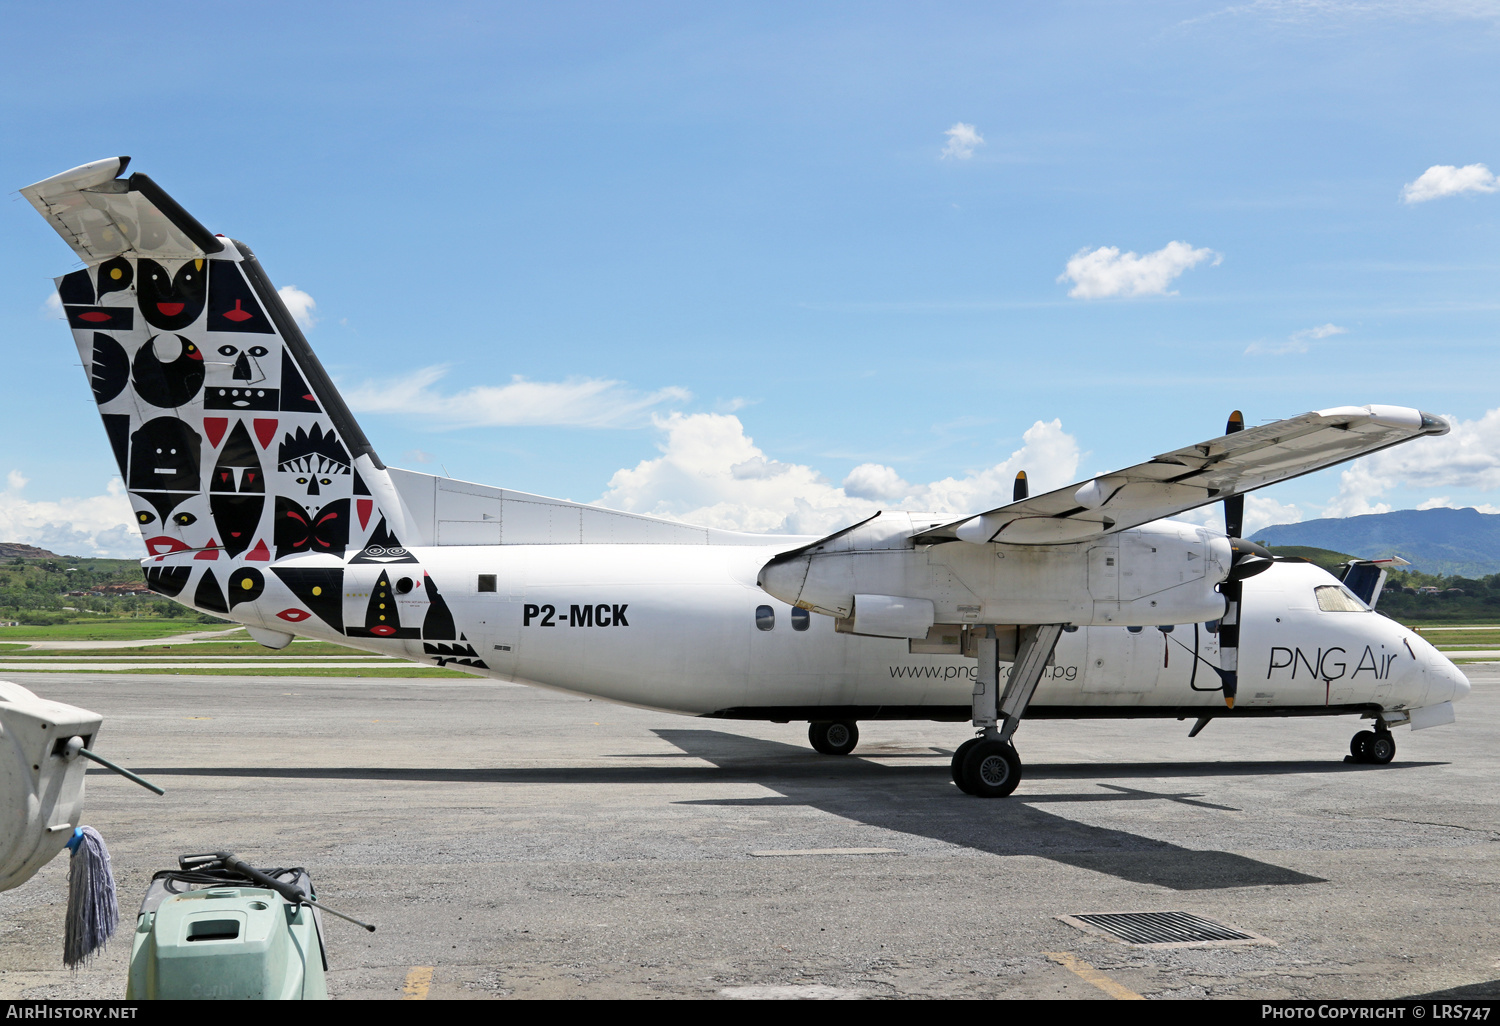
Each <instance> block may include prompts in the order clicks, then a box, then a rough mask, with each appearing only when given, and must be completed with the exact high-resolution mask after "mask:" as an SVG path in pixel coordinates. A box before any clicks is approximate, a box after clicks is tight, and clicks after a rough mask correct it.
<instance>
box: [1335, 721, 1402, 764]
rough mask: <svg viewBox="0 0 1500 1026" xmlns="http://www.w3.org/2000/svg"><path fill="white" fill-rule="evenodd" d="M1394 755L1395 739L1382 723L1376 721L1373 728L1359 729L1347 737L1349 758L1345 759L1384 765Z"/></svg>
mask: <svg viewBox="0 0 1500 1026" xmlns="http://www.w3.org/2000/svg"><path fill="white" fill-rule="evenodd" d="M1395 757H1396V739H1395V738H1393V737H1391V732H1390V729H1389V728H1387V727H1386V725H1385V724H1384V723H1379V722H1377V723H1376V727H1375V729H1374V730H1361V731H1360V732H1359V733H1358V734H1355V735H1354V737H1352V738H1350V739H1349V758H1348V759H1347V760H1345V761H1346V762H1359V763H1370V764H1374V765H1377V766H1384V765H1385V764H1386V763H1388V762H1390V761H1391V760H1392V759H1394V758H1395Z"/></svg>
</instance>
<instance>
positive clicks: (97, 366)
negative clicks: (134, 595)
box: [26, 158, 451, 638]
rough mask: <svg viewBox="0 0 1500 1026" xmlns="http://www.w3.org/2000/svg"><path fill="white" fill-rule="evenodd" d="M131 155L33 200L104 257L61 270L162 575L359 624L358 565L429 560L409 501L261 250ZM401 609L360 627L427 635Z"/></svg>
mask: <svg viewBox="0 0 1500 1026" xmlns="http://www.w3.org/2000/svg"><path fill="white" fill-rule="evenodd" d="M124 164H125V160H124V159H123V158H122V159H121V160H120V161H118V162H115V161H106V162H102V163H101V164H100V165H90V168H91V169H92V170H91V171H90V173H89V174H87V175H84V176H82V177H81V178H74V179H68V175H63V176H59V177H58V178H55V179H49V180H48V181H47V182H43V183H38V185H37V186H34V187H29V188H28V190H27V191H26V195H27V198H28V199H30V200H31V201H32V202H33V204H34V205H37V207H38V209H39V210H41V211H42V212H43V213H44V215H45V216H47V217H48V218H49V220H51V221H52V222H53V224H54V227H57V228H58V229H59V231H60V232H62V233H63V234H64V238H65V239H67V240H68V241H69V243H70V245H72V246H73V248H74V250H75V251H76V252H77V253H78V254H79V256H80V257H82V258H83V260H84V262H85V263H86V264H88V267H87V268H86V269H84V270H80V271H74V272H73V273H71V274H68V275H65V276H64V277H62V278H59V279H58V280H57V288H58V295H59V298H60V299H61V300H62V304H63V308H64V311H65V312H66V314H67V318H68V323H69V325H70V327H71V328H72V329H73V335H74V340H75V342H76V343H77V346H78V352H79V356H80V357H81V359H82V362H83V366H84V368H85V370H86V373H87V376H88V382H89V387H90V389H91V390H92V392H93V396H94V400H95V402H96V403H97V404H98V406H99V412H100V414H101V416H102V418H103V421H104V426H105V432H106V434H107V435H108V437H109V441H110V445H111V447H112V449H113V451H114V454H115V459H116V461H117V462H118V464H119V468H120V475H121V477H122V478H123V479H124V481H125V483H126V487H127V489H128V491H129V493H130V497H131V501H132V503H133V505H134V508H135V518H136V522H137V524H138V526H139V527H140V530H141V537H142V539H143V540H144V542H145V545H146V551H147V553H148V556H147V563H146V579H147V583H148V585H149V586H150V587H151V588H152V589H153V590H155V591H157V592H159V593H161V594H164V595H167V596H170V597H173V598H177V599H178V600H179V601H184V602H186V601H188V600H191V602H192V604H193V605H194V606H196V607H197V608H200V609H204V610H208V611H212V612H218V613H226V612H228V611H229V610H231V609H232V610H234V615H235V617H236V618H238V619H244V620H248V621H250V622H252V623H256V622H258V623H260V624H262V625H264V627H265V629H267V630H278V629H279V630H283V631H284V630H285V628H286V627H287V626H289V625H304V624H306V625H308V626H309V627H311V626H316V627H319V628H322V629H324V630H327V631H333V632H337V633H338V634H344V632H345V630H346V627H345V616H344V613H343V589H344V586H345V584H346V583H349V584H351V586H352V585H355V584H358V585H359V586H360V587H362V588H365V589H368V588H369V587H371V586H374V582H364V581H363V579H362V578H361V579H360V580H359V581H357V582H356V581H353V580H351V581H350V582H345V581H344V571H343V569H342V568H343V566H344V560H345V559H346V558H347V557H348V556H349V555H350V554H361V555H362V556H363V557H364V559H365V560H369V561H379V562H392V561H397V560H400V559H401V558H402V557H404V558H405V560H407V561H412V562H414V560H412V559H411V557H410V556H407V555H406V548H405V547H404V544H403V541H402V537H401V536H402V534H403V531H404V530H405V527H404V524H405V520H404V514H403V510H402V508H401V501H400V499H399V498H398V497H397V493H396V491H395V489H394V487H392V486H391V485H390V482H389V479H388V477H387V476H386V471H385V468H384V466H383V465H382V464H381V462H380V461H379V459H378V458H377V457H376V455H375V453H374V451H373V449H372V448H371V446H370V444H369V442H368V441H367V440H366V439H365V437H364V434H363V433H362V432H361V431H360V429H359V427H358V425H357V424H356V423H355V421H354V419H353V417H352V416H351V415H350V414H349V411H348V409H347V408H346V407H345V406H344V403H343V401H342V399H340V397H339V395H338V393H337V392H336V391H335V390H334V389H333V386H332V385H331V383H330V382H329V380H328V375H327V374H326V372H325V371H324V370H323V368H322V367H321V366H320V365H319V363H318V360H317V358H316V357H315V356H314V355H313V353H312V350H311V349H310V348H309V347H308V345H307V341H306V340H305V339H304V337H303V335H302V332H301V330H300V329H299V328H298V327H297V324H296V322H295V321H294V320H293V319H292V317H291V315H290V313H289V312H288V311H287V309H286V307H285V305H284V304H283V303H282V301H281V299H280V297H279V296H278V295H277V293H276V290H275V288H274V287H273V286H272V285H271V283H270V281H269V280H268V279H267V278H266V275H265V273H264V271H262V270H261V267H260V264H259V262H258V261H257V260H256V258H255V256H254V254H253V253H251V251H250V249H249V248H248V247H247V246H245V245H244V244H242V243H238V242H234V241H231V240H229V239H226V238H223V237H221V236H215V235H211V234H210V233H209V232H208V231H207V230H205V229H204V228H203V226H202V225H200V224H199V223H198V222H197V221H195V220H194V219H193V218H192V217H191V216H190V215H188V214H187V213H186V212H185V211H183V210H182V209H181V208H180V207H179V206H177V204H176V203H175V202H173V201H172V200H171V198H170V197H168V196H166V194H165V193H163V192H162V191H161V190H160V188H159V187H157V186H156V185H155V183H153V182H151V181H150V180H149V179H146V178H145V177H144V176H142V175H134V176H131V177H129V178H119V177H116V175H118V174H121V173H122V172H123V171H124ZM110 165H113V166H110ZM70 174H71V172H70ZM64 179H68V180H66V181H64ZM372 485H373V486H374V488H373V490H372ZM378 496H383V497H384V498H383V499H382V498H378ZM372 556H374V557H376V558H375V559H372V558H371V557H372ZM273 560H274V561H275V565H274V566H272V565H270V564H271V563H272V561H273ZM257 566H259V567H260V569H258V568H257ZM266 569H269V570H272V571H274V572H272V573H267V572H265V570H266ZM412 570H414V571H415V574H416V576H415V578H414V579H415V580H421V579H422V571H421V570H420V568H412ZM410 574H411V571H408V572H407V573H406V574H404V575H402V579H407V578H409V577H410ZM393 587H394V584H393V583H392V579H391V578H389V577H386V576H382V577H381V578H380V583H379V584H378V588H381V589H385V590H386V591H390V590H391V589H392V588H393ZM360 594H361V595H362V596H363V595H364V594H365V592H364V591H361V592H360ZM419 594H425V593H421V592H419ZM360 602H361V604H362V605H364V604H368V603H367V601H366V599H365V598H363V597H362V598H361V599H360ZM379 604H380V603H379V602H376V605H379ZM408 604H409V603H408ZM390 605H391V609H390V610H389V611H386V612H382V611H376V612H375V613H373V614H370V615H365V614H364V613H363V612H362V613H361V615H360V616H359V617H358V618H357V619H355V618H351V619H350V622H351V623H357V626H354V627H349V628H348V629H349V630H352V631H356V632H357V633H359V634H360V635H363V636H371V637H376V638H385V637H390V638H404V637H408V636H410V637H418V638H419V637H420V634H421V632H420V630H419V629H416V628H407V627H402V626H400V625H399V624H398V623H397V619H396V613H395V603H394V601H392V602H391V603H390ZM424 609H425V605H424ZM383 615H384V616H386V617H387V619H385V620H383V619H381V617H382V616H383ZM309 621H310V622H311V623H309ZM450 633H451V632H450Z"/></svg>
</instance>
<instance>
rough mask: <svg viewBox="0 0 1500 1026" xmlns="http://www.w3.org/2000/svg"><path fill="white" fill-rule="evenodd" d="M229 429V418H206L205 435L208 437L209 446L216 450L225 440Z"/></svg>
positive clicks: (204, 423)
mask: <svg viewBox="0 0 1500 1026" xmlns="http://www.w3.org/2000/svg"><path fill="white" fill-rule="evenodd" d="M228 427H229V418H228V417H204V418H203V433H204V434H205V435H207V436H208V444H209V445H211V446H213V447H214V448H215V449H217V448H218V447H219V443H220V442H221V441H223V439H224V431H225V429H226V428H228Z"/></svg>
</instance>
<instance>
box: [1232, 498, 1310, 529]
mask: <svg viewBox="0 0 1500 1026" xmlns="http://www.w3.org/2000/svg"><path fill="white" fill-rule="evenodd" d="M1301 522H1302V511H1301V510H1300V509H1298V508H1297V507H1296V506H1295V505H1293V504H1292V503H1289V502H1288V503H1281V502H1277V501H1276V500H1275V499H1273V498H1271V497H1270V496H1269V495H1255V494H1253V493H1252V494H1250V495H1247V496H1245V536H1246V537H1247V538H1248V537H1251V536H1253V535H1254V533H1255V532H1256V531H1259V530H1260V529H1261V528H1263V527H1270V526H1271V525H1272V524H1299V523H1301Z"/></svg>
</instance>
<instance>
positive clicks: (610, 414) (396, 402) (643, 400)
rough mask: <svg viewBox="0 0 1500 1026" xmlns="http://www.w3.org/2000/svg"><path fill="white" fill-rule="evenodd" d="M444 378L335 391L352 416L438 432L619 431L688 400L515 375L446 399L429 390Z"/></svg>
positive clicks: (681, 395)
mask: <svg viewBox="0 0 1500 1026" xmlns="http://www.w3.org/2000/svg"><path fill="white" fill-rule="evenodd" d="M447 373H448V368H447V367H445V366H434V367H424V368H422V369H421V370H418V371H416V372H414V373H412V374H408V375H406V376H405V377H403V378H399V379H391V380H386V381H367V382H365V383H363V384H361V385H357V386H355V387H354V388H350V389H341V391H343V393H344V396H345V397H346V398H347V399H348V402H349V405H350V407H351V408H352V409H354V410H355V411H356V412H359V413H411V414H420V415H421V416H422V417H423V418H424V419H426V420H428V421H429V422H435V423H436V424H438V425H439V426H442V427H481V426H482V427H514V426H518V425H523V424H524V425H540V424H545V425H553V426H556V425H571V426H575V427H624V426H628V425H635V424H639V423H643V422H644V420H645V414H646V412H647V411H649V410H650V409H651V408H652V407H654V406H659V405H660V404H662V403H664V402H669V401H678V402H681V401H686V400H687V399H689V398H691V396H690V394H689V393H688V392H687V391H686V390H684V389H681V388H675V387H667V388H662V389H658V390H657V391H655V392H646V393H642V392H635V391H632V390H630V389H628V388H625V387H624V386H623V385H622V384H621V383H620V382H618V381H608V380H605V379H602V378H568V379H567V380H565V381H527V380H526V379H525V378H523V377H520V376H519V375H517V376H516V377H514V378H512V379H511V382H510V384H508V385H473V386H471V387H469V388H466V389H463V390H462V391H459V392H452V393H448V394H444V393H441V392H438V391H436V390H435V389H433V387H432V386H433V385H435V384H437V382H438V381H440V380H441V379H442V378H443V377H444V376H445V375H446V374H447Z"/></svg>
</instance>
